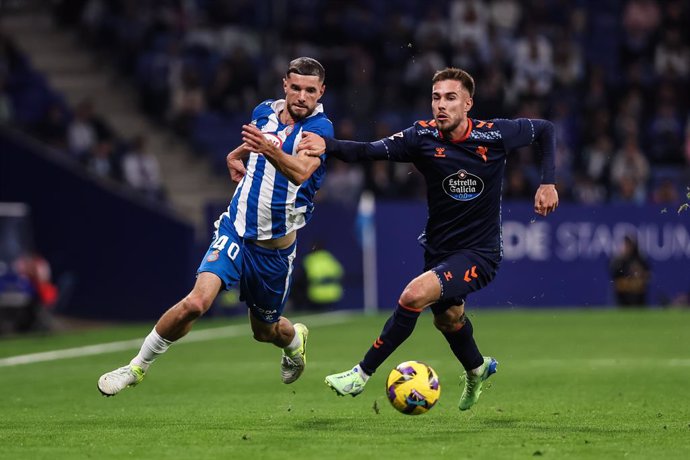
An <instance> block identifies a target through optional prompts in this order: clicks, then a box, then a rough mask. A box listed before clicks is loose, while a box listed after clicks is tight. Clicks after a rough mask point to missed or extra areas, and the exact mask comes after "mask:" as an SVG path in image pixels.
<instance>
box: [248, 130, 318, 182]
mask: <svg viewBox="0 0 690 460" xmlns="http://www.w3.org/2000/svg"><path fill="white" fill-rule="evenodd" d="M242 140H243V141H244V143H245V144H246V145H247V147H248V148H249V150H251V151H252V152H256V153H259V154H261V155H263V156H264V157H266V159H267V160H268V161H269V162H270V163H271V164H272V165H273V166H274V167H275V168H276V169H277V170H278V171H280V172H281V173H282V174H283V175H284V176H285V177H287V178H288V180H289V181H290V182H292V183H293V184H295V185H301V184H302V183H303V182H304V181H306V180H307V179H309V178H310V177H311V175H312V174H313V173H314V171H316V170H317V168H318V167H319V166H321V160H320V159H319V158H318V157H312V156H309V155H299V154H298V155H295V156H293V155H287V154H286V153H285V152H283V151H282V150H281V149H280V148H278V147H277V146H275V145H274V144H273V143H272V142H271V141H269V140H268V139H266V137H265V136H264V133H262V132H261V130H260V129H259V128H257V127H256V126H254V125H243V126H242Z"/></svg>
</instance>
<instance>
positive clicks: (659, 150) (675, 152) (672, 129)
mask: <svg viewBox="0 0 690 460" xmlns="http://www.w3.org/2000/svg"><path fill="white" fill-rule="evenodd" d="M683 134H684V133H683V122H682V121H681V119H680V117H679V116H678V114H677V113H676V109H675V107H673V105H671V104H670V103H666V104H660V105H659V106H658V107H657V110H656V113H655V114H654V116H653V117H652V119H651V122H650V123H649V138H650V139H652V143H651V145H650V148H649V154H650V157H651V159H652V160H654V163H655V164H659V163H676V164H680V163H682V162H683V152H682V149H683Z"/></svg>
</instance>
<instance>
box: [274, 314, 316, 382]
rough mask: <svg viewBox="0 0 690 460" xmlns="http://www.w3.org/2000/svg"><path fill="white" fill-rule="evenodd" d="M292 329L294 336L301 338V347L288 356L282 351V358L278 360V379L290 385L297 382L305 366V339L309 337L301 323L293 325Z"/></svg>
mask: <svg viewBox="0 0 690 460" xmlns="http://www.w3.org/2000/svg"><path fill="white" fill-rule="evenodd" d="M293 327H294V328H295V334H299V335H300V337H301V338H302V345H300V347H299V348H298V349H297V350H296V351H295V352H293V353H290V354H288V353H287V352H286V351H285V350H283V356H282V358H281V359H280V377H281V378H282V379H283V383H292V382H294V381H295V380H297V379H298V378H299V377H300V375H302V372H304V367H305V366H306V365H307V337H308V336H309V329H307V326H305V325H304V324H302V323H295V325H294V326H293Z"/></svg>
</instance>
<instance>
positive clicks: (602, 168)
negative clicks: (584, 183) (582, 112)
mask: <svg viewBox="0 0 690 460" xmlns="http://www.w3.org/2000/svg"><path fill="white" fill-rule="evenodd" d="M612 158H613V141H612V140H611V138H610V137H609V136H608V135H607V134H603V133H602V134H599V136H598V137H597V138H596V140H595V141H594V142H593V143H591V144H588V145H586V146H585V147H584V151H583V154H582V160H583V162H582V172H583V173H584V175H585V176H587V177H589V178H590V179H592V181H594V183H596V184H600V185H603V186H604V187H608V185H609V176H610V170H611V160H612Z"/></svg>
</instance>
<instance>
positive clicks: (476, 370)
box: [470, 364, 484, 375]
mask: <svg viewBox="0 0 690 460" xmlns="http://www.w3.org/2000/svg"><path fill="white" fill-rule="evenodd" d="M483 365H484V364H482V365H481V366H479V367H478V368H476V369H472V370H471V371H470V372H471V373H472V375H482V366H483Z"/></svg>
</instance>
